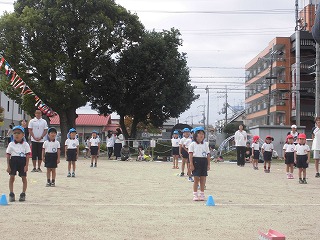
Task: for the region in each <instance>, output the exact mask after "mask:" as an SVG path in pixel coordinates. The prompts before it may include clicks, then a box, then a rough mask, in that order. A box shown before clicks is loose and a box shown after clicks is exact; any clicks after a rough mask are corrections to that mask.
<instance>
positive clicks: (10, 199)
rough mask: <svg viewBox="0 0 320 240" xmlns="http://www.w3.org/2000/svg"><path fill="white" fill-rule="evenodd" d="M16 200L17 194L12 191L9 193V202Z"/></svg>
mask: <svg viewBox="0 0 320 240" xmlns="http://www.w3.org/2000/svg"><path fill="white" fill-rule="evenodd" d="M14 201H16V198H15V195H14V193H10V194H9V202H14Z"/></svg>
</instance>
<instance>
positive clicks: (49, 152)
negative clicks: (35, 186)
mask: <svg viewBox="0 0 320 240" xmlns="http://www.w3.org/2000/svg"><path fill="white" fill-rule="evenodd" d="M56 136H57V130H56V129H55V128H49V129H48V140H46V141H45V142H44V143H43V147H42V159H43V162H44V166H45V167H46V168H47V184H46V187H55V186H56V168H57V167H58V164H59V163H60V143H59V142H58V141H57V140H56ZM51 177H52V178H51ZM50 179H52V180H50Z"/></svg>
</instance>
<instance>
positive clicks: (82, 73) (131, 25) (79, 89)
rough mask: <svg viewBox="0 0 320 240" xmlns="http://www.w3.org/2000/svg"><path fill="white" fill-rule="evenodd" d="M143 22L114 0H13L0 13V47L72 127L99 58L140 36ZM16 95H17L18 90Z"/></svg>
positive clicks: (63, 124)
mask: <svg viewBox="0 0 320 240" xmlns="http://www.w3.org/2000/svg"><path fill="white" fill-rule="evenodd" d="M142 32H143V26H142V24H141V23H140V22H139V20H138V17H137V16H136V15H133V14H130V13H129V12H128V11H126V9H124V8H123V7H121V6H119V5H117V4H115V2H114V1H113V0H59V1H50V0H46V1H38V0H17V1H16V3H15V5H14V12H13V13H10V14H8V13H6V14H4V15H3V16H2V17H1V18H0V49H3V50H4V51H5V57H6V59H7V60H8V61H10V62H11V65H12V66H13V67H14V69H15V70H16V71H17V72H18V73H19V75H20V76H21V77H23V80H24V81H25V82H26V83H27V84H28V86H30V88H31V89H32V90H33V91H34V92H35V93H36V94H37V95H38V96H39V97H40V98H41V99H42V100H43V101H44V102H45V103H46V104H47V105H48V106H50V107H52V108H53V110H55V111H56V112H58V114H59V116H60V124H61V130H62V136H63V137H64V136H66V132H67V129H68V128H70V127H75V119H76V117H77V116H76V112H75V110H76V109H77V108H78V107H81V106H83V105H85V104H86V102H87V101H88V100H89V98H88V95H89V94H90V92H88V91H87V88H86V85H87V84H89V82H90V80H91V79H92V74H93V72H94V70H95V69H96V68H97V66H98V65H99V64H100V63H101V58H105V59H112V58H113V57H114V56H116V55H118V54H119V53H120V52H121V51H123V50H125V49H126V48H128V47H129V46H130V45H132V44H134V43H135V42H137V41H139V39H140V36H141V34H142ZM16 98H17V99H19V98H20V96H19V95H16Z"/></svg>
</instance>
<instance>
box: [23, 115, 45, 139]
mask: <svg viewBox="0 0 320 240" xmlns="http://www.w3.org/2000/svg"><path fill="white" fill-rule="evenodd" d="M28 128H31V129H32V132H33V135H34V136H35V137H36V138H40V137H41V136H42V135H43V132H44V130H46V129H48V124H47V121H46V120H44V119H43V118H40V119H38V118H33V119H31V120H30V121H29V125H28ZM31 141H32V142H44V138H42V139H41V140H40V141H36V140H35V139H34V138H33V137H32V136H31Z"/></svg>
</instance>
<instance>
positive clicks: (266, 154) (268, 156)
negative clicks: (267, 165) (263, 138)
mask: <svg viewBox="0 0 320 240" xmlns="http://www.w3.org/2000/svg"><path fill="white" fill-rule="evenodd" d="M263 160H264V161H271V160H272V152H267V151H265V152H264V153H263Z"/></svg>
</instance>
